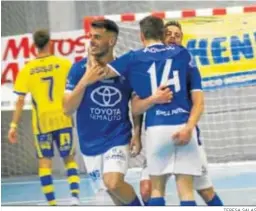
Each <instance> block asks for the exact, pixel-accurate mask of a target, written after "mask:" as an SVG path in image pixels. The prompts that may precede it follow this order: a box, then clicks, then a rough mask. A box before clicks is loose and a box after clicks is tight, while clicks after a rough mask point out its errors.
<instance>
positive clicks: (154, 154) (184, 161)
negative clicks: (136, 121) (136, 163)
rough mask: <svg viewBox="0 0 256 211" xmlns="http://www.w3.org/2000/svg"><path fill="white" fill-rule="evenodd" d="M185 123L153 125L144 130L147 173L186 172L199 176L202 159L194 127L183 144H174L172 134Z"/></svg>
mask: <svg viewBox="0 0 256 211" xmlns="http://www.w3.org/2000/svg"><path fill="white" fill-rule="evenodd" d="M184 125H185V124H182V125H177V126H154V127H148V128H147V131H146V158H147V164H148V172H149V175H156V176H157V175H159V176H160V175H165V174H186V175H193V176H201V174H202V169H203V168H202V161H201V158H200V153H199V149H198V140H197V132H196V129H194V130H193V133H192V138H191V140H190V141H189V143H188V144H186V145H184V146H178V145H175V143H174V141H173V140H172V138H171V137H172V135H173V134H174V133H175V132H176V131H179V130H180V129H181V128H182V127H184Z"/></svg>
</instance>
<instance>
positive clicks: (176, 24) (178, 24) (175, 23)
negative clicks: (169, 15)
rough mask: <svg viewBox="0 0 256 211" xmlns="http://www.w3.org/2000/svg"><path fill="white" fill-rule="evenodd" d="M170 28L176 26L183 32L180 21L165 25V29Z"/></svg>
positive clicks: (169, 22)
mask: <svg viewBox="0 0 256 211" xmlns="http://www.w3.org/2000/svg"><path fill="white" fill-rule="evenodd" d="M168 26H176V27H178V28H179V29H180V30H181V31H182V27H181V24H180V23H179V22H178V21H168V22H167V23H166V24H165V25H164V28H167V27H168Z"/></svg>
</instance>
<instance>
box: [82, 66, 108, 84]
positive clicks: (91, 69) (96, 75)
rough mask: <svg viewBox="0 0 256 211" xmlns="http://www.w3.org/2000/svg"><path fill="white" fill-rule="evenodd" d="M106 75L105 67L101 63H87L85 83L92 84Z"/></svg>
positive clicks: (83, 79)
mask: <svg viewBox="0 0 256 211" xmlns="http://www.w3.org/2000/svg"><path fill="white" fill-rule="evenodd" d="M105 76H106V73H105V71H104V68H103V67H102V66H101V65H99V64H90V65H89V64H87V67H86V71H85V73H84V75H83V77H82V79H81V80H82V81H83V84H84V85H91V84H94V83H95V82H97V81H100V80H103V79H104V77H105Z"/></svg>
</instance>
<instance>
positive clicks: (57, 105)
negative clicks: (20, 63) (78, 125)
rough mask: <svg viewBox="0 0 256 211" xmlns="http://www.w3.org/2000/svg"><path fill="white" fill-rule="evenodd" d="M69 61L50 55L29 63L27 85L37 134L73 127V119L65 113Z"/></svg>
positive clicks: (27, 66) (26, 68) (26, 67)
mask: <svg viewBox="0 0 256 211" xmlns="http://www.w3.org/2000/svg"><path fill="white" fill-rule="evenodd" d="M70 67H71V63H70V61H69V60H67V59H64V58H60V57H56V56H47V57H42V58H37V59H35V60H32V61H30V62H29V63H27V64H26V66H25V69H24V70H23V71H26V74H27V88H28V92H30V93H31V97H32V103H33V124H34V125H35V127H34V130H35V131H36V133H45V132H50V131H55V130H58V129H62V128H67V127H71V126H72V119H71V118H70V117H67V116H66V115H65V114H64V112H63V106H62V100H63V96H64V90H65V84H66V78H67V74H68V72H69V69H70Z"/></svg>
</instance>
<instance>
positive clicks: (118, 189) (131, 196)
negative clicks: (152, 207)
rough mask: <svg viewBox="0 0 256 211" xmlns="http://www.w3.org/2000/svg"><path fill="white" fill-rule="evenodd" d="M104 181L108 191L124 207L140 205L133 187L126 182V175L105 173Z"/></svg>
mask: <svg viewBox="0 0 256 211" xmlns="http://www.w3.org/2000/svg"><path fill="white" fill-rule="evenodd" d="M103 181H104V184H105V186H106V187H107V189H108V191H109V192H111V194H112V195H114V196H115V197H116V198H117V199H118V200H119V201H120V202H122V204H123V205H131V206H138V205H140V201H139V199H138V197H137V195H136V193H135V191H134V189H133V187H132V186H131V185H130V184H128V183H126V182H125V180H124V174H121V173H118V172H109V173H105V174H104V175H103Z"/></svg>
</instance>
